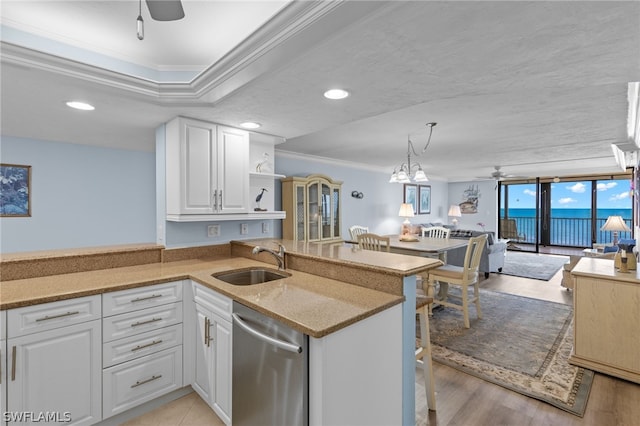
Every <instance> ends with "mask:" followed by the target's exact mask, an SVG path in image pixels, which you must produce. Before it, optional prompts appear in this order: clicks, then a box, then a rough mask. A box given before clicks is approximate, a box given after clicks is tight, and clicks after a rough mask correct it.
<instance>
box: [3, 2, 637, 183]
mask: <svg viewBox="0 0 640 426" xmlns="http://www.w3.org/2000/svg"><path fill="white" fill-rule="evenodd" d="M4 3H5V2H3V8H4ZM67 3H72V4H77V3H81V4H83V3H94V2H62V3H60V4H67ZM98 3H100V2H98ZM121 3H122V2H121ZM126 3H130V2H126ZM200 3H202V4H200ZM210 3H217V2H209V4H210ZM239 3H243V2H239ZM188 6H191V7H193V9H192V10H194V11H196V14H197V15H198V16H199V18H200V19H199V20H198V22H196V21H194V22H193V24H194V25H195V26H197V27H198V28H191V26H190V25H188V26H183V27H182V28H181V30H180V33H179V36H178V35H177V34H176V33H174V32H168V31H167V33H170V34H172V36H175V37H176V38H177V39H180V40H181V43H180V46H182V47H183V50H186V47H185V46H189V45H190V44H198V41H199V40H201V36H200V35H198V34H200V33H199V32H198V31H202V28H200V25H202V24H200V23H199V22H202V17H203V16H207V14H208V13H212V12H211V11H210V10H209V9H206V8H205V4H204V2H185V11H186V12H187V16H189V14H188V11H189V8H188ZM198 7H202V9H197V8H198ZM281 7H282V3H279V4H278V5H277V7H276V5H272V7H271V8H267V7H264V8H263V9H261V11H260V13H258V15H259V16H262V17H263V18H265V19H266V18H268V17H269V16H271V15H270V14H272V13H273V11H274V10H276V9H278V8H281ZM76 8H77V7H76ZM198 10H199V12H198ZM294 12H295V13H294ZM84 13H86V14H88V15H90V16H92V18H91V19H97V18H96V17H95V16H94V15H92V11H91V9H90V8H88V9H87V10H86V11H85V12H84ZM114 13H115V12H114ZM122 13H123V14H124V12H122ZM243 13H246V10H244V11H243ZM133 14H134V15H136V14H137V10H136V11H134V12H133ZM130 15H131V13H129V12H127V13H126V19H127V20H128V21H132V19H131V16H130ZM12 19H13V21H12V22H14V24H15V21H16V19H17V18H16V17H12ZM65 19H68V18H64V15H61V17H59V18H57V17H56V18H55V19H54V20H53V21H55V22H56V23H58V26H57V27H56V31H57V32H58V33H59V32H62V31H63V29H64V28H65V27H64V26H60V25H59V22H60V21H63V22H65V21H64V20H65ZM134 19H135V16H134ZM149 19H150V18H149ZM185 19H187V18H185ZM205 21H206V20H205ZM2 22H3V24H4V25H9V22H7V21H6V20H5V16H4V15H3V21H2ZM66 22H67V24H68V22H69V21H66ZM251 22H260V19H259V17H256V18H253V20H252V21H251ZM639 22H640V2H612V1H605V2H591V1H586V2H582V1H570V2H520V1H517V2H505V1H500V2H490V1H483V2H416V1H412V2H403V1H398V2H343V3H336V2H333V3H331V4H329V3H320V2H314V3H311V2H306V3H305V4H302V5H301V4H293V5H292V6H291V7H290V8H288V9H287V8H285V11H284V12H281V14H280V15H277V16H276V17H275V19H272V20H271V21H269V22H268V23H267V25H265V26H263V27H262V28H261V29H260V30H259V31H258V32H257V33H253V35H252V36H251V37H249V39H245V41H244V42H243V44H240V45H237V41H235V40H234V41H233V44H234V45H236V48H235V49H234V50H232V51H231V53H229V54H228V55H226V56H223V57H222V58H221V59H217V60H215V61H214V63H213V64H211V65H212V66H211V67H210V68H209V69H208V70H205V71H203V72H202V73H201V74H200V75H199V77H196V78H194V79H193V80H191V81H190V82H188V83H185V84H183V85H177V86H171V87H168V88H167V86H166V85H162V84H160V85H153V84H150V83H149V82H144V83H143V82H140V81H135V80H127V79H126V78H124V77H123V76H122V75H114V74H104V73H102V74H101V73H99V72H97V71H96V69H93V68H92V69H81V68H79V67H78V65H77V64H75V65H73V64H69V63H67V62H64V61H62V62H61V63H56V66H55V67H53V66H52V65H51V63H52V61H51V58H50V57H48V56H42V55H40V54H39V53H33V52H30V54H26V53H25V52H24V51H22V50H21V49H20V48H16V47H15V44H16V42H15V41H12V43H10V44H9V43H6V40H4V39H3V41H4V42H5V43H3V62H2V128H3V134H8V135H15V136H23V137H33V138H38V139H48V140H59V141H69V142H73V143H87V144H95V145H108V146H113V147H118V148H128V149H144V150H151V149H153V146H154V145H153V144H154V142H153V140H154V129H155V128H156V127H157V126H158V125H159V124H161V123H162V122H165V121H167V120H168V119H170V118H171V117H173V116H175V115H178V114H180V115H187V116H193V117H196V118H203V119H208V120H212V121H216V122H220V123H224V124H229V125H234V126H237V125H238V124H239V123H240V122H242V121H246V120H252V121H258V122H260V123H262V124H263V127H262V128H261V131H264V132H265V133H269V134H274V135H278V136H282V137H284V138H286V142H285V143H283V144H281V145H279V146H278V149H281V150H286V151H292V152H299V153H305V154H310V155H315V156H320V157H326V158H330V159H336V160H343V161H348V162H355V163H362V164H365V165H368V166H370V167H373V168H378V169H380V170H385V171H389V172H390V171H391V169H392V168H393V167H394V166H395V165H396V163H399V162H401V161H402V160H403V159H405V158H406V149H407V142H406V141H407V138H408V137H410V138H411V139H412V140H413V142H414V144H415V145H416V147H417V149H421V148H422V146H423V145H424V143H425V142H426V140H427V129H426V127H425V123H427V122H432V121H435V122H437V123H438V125H437V126H436V127H435V128H434V131H433V138H432V142H431V145H430V147H429V149H428V150H427V152H426V153H425V154H424V155H422V156H421V157H420V158H418V160H419V161H420V162H421V164H422V166H423V168H424V169H425V171H426V173H427V175H428V176H430V177H435V178H445V179H449V180H452V181H457V180H470V179H474V178H475V177H478V176H489V175H490V173H491V172H492V171H493V167H494V166H496V165H499V166H503V170H504V171H505V172H506V173H509V174H517V175H523V176H556V175H559V176H564V175H569V174H584V173H611V172H615V171H618V170H619V169H618V166H616V164H615V161H614V157H613V155H612V151H611V147H610V145H611V144H612V143H622V142H626V141H627V139H628V131H627V111H628V102H627V91H628V83H629V82H633V81H638V80H640V54H639V53H640V52H639V46H640V25H638V24H639ZM38 25H39V26H41V27H42V28H39V29H38V33H39V35H40V36H41V37H45V36H46V33H47V31H46V28H44V27H46V26H47V25H48V24H47V23H46V22H38ZM25 28H26V27H22V30H23V31H26V29H25ZM95 28H98V27H97V26H96V27H95ZM128 30H130V28H129V27H127V31H128ZM94 31H97V30H94ZM121 31H124V29H121ZM163 31H164V30H163ZM192 31H193V33H192ZM245 31H246V29H245ZM163 34H164V33H163ZM164 37H165V38H166V35H165V36H164ZM165 38H162V39H158V40H156V39H154V38H153V37H152V34H151V33H150V32H147V37H146V39H145V41H144V42H143V43H147V42H148V45H147V48H148V49H152V50H154V51H155V49H160V50H162V49H164V50H163V52H164V56H163V58H164V59H163V60H158V59H145V60H144V61H141V62H144V64H141V65H144V66H153V65H152V63H155V64H156V66H157V68H158V69H162V70H167V69H171V68H173V69H181V67H182V69H186V68H188V67H187V65H193V64H194V63H198V62H202V61H207V60H211V58H210V57H207V56H206V55H205V54H203V53H200V54H199V55H200V56H198V55H196V56H194V57H190V58H189V59H184V58H182V56H181V55H182V54H183V53H184V52H179V51H174V50H175V48H174V47H172V45H171V44H169V43H166V40H165ZM66 40H67V42H69V43H71V41H70V40H71V39H70V38H69V37H67V38H66ZM101 40H103V41H104V40H109V38H108V37H106V36H105V37H104V38H102V39H101ZM185 40H193V43H190V42H186V41H185ZM135 42H137V39H135ZM132 43H133V42H132ZM107 47H108V46H102V47H100V48H99V49H98V48H97V47H96V50H100V51H101V52H105V51H106V49H107ZM116 50H117V49H116ZM178 50H180V49H178ZM49 53H51V52H49ZM216 55H217V56H215V57H220V52H217V53H216ZM248 58H249V59H250V60H249V59H248ZM169 60H170V61H172V63H168V62H167V61H169ZM42 63H47V64H48V65H47V66H43V65H42ZM160 64H161V65H162V66H159V65H160ZM114 82H117V83H118V84H115V83H114ZM336 86H339V87H344V88H346V89H348V90H349V91H350V92H351V96H350V97H348V98H347V99H345V100H343V101H329V100H326V99H323V98H322V92H324V90H326V89H327V88H329V87H336ZM168 95H170V96H168ZM78 96H80V97H84V98H86V99H88V100H91V101H92V103H94V104H97V106H98V108H97V110H96V111H95V113H94V114H78V113H75V112H70V111H69V110H68V109H67V108H66V107H64V105H63V103H62V101H63V100H66V99H68V98H71V97H78Z"/></svg>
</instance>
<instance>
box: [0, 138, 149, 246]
mask: <svg viewBox="0 0 640 426" xmlns="http://www.w3.org/2000/svg"><path fill="white" fill-rule="evenodd" d="M0 161H1V162H2V163H9V164H21V165H30V166H31V167H32V169H31V214H32V216H31V217H2V218H0V229H1V236H0V252H2V253H13V252H25V251H37V250H51V249H60V248H74V247H92V246H104V245H114V244H129V243H152V242H154V240H155V167H154V154H153V153H151V152H135V151H125V150H117V149H107V148H99V147H93V146H85V145H77V144H67V143H59V142H51V141H40V140H32V139H21V138H13V137H7V136H3V137H2V144H1V157H0Z"/></svg>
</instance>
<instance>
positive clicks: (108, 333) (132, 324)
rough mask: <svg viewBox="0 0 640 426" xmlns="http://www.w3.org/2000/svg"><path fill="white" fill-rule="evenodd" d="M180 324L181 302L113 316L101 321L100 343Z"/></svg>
mask: <svg viewBox="0 0 640 426" xmlns="http://www.w3.org/2000/svg"><path fill="white" fill-rule="evenodd" d="M181 322H182V302H177V303H172V304H170V305H162V306H156V307H153V308H147V309H143V310H140V311H135V312H129V313H126V314H120V315H115V316H112V317H108V318H103V320H102V341H103V342H110V341H112V340H116V339H121V338H123V337H128V336H133V335H136V334H140V333H143V332H145V331H150V330H157V329H159V328H162V327H167V326H170V325H174V324H178V323H181Z"/></svg>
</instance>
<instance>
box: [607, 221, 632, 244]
mask: <svg viewBox="0 0 640 426" xmlns="http://www.w3.org/2000/svg"><path fill="white" fill-rule="evenodd" d="M600 230H601V231H613V245H614V246H616V245H618V231H624V232H629V231H631V229H629V227H628V226H627V224H626V223H624V219H622V216H609V217H608V218H607V221H606V222H605V223H604V225H602V228H600Z"/></svg>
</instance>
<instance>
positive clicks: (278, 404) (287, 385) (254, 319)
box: [231, 302, 309, 426]
mask: <svg viewBox="0 0 640 426" xmlns="http://www.w3.org/2000/svg"><path fill="white" fill-rule="evenodd" d="M308 361H309V356H308V336H306V335H305V334H303V333H301V332H299V331H296V330H294V329H292V328H291V327H288V326H286V325H284V324H282V323H281V322H279V321H276V320H274V319H272V318H269V317H267V316H265V315H263V314H261V313H259V312H256V311H255V310H253V309H250V308H247V307H246V306H244V305H242V304H240V303H237V302H233V376H232V377H233V379H232V380H233V381H232V383H233V384H232V388H233V391H232V395H233V397H232V409H231V419H232V422H233V425H234V426H235V425H241V426H245V425H246V426H257V425H260V426H262V425H265V426H266V425H274V426H276V425H277V426H282V425H287V426H294V425H308V424H309V414H308V413H309V411H308V395H309V388H308Z"/></svg>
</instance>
